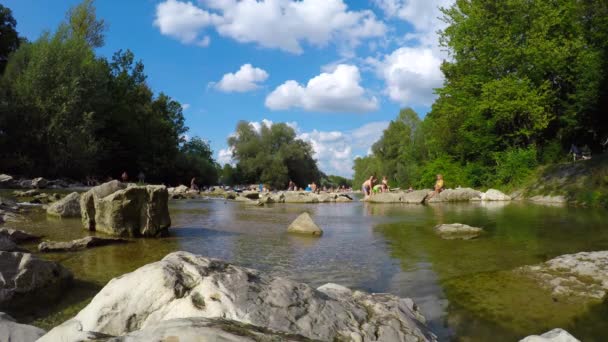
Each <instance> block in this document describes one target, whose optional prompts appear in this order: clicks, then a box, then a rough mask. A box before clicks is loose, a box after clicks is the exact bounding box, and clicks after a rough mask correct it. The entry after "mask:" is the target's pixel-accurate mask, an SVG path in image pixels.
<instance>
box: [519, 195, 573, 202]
mask: <svg viewBox="0 0 608 342" xmlns="http://www.w3.org/2000/svg"><path fill="white" fill-rule="evenodd" d="M528 201H530V202H535V203H541V204H566V203H568V201H567V200H566V197H564V196H533V197H530V198H528Z"/></svg>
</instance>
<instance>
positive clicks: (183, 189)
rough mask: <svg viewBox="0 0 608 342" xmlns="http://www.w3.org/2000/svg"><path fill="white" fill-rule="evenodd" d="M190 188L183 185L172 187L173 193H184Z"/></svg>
mask: <svg viewBox="0 0 608 342" xmlns="http://www.w3.org/2000/svg"><path fill="white" fill-rule="evenodd" d="M189 190H190V188H189V187H187V186H185V185H180V186H178V187H175V188H173V193H176V194H185V193H187V192H188V191H189Z"/></svg>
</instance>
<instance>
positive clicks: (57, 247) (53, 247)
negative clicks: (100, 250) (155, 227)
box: [38, 236, 129, 252]
mask: <svg viewBox="0 0 608 342" xmlns="http://www.w3.org/2000/svg"><path fill="white" fill-rule="evenodd" d="M127 242H129V240H125V239H116V238H102V237H97V236H85V237H83V238H82V239H78V240H72V241H44V242H41V243H40V244H39V245H38V250H39V251H41V252H66V251H76V250H79V249H86V248H93V247H101V246H107V245H113V244H119V243H127Z"/></svg>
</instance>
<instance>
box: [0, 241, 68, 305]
mask: <svg viewBox="0 0 608 342" xmlns="http://www.w3.org/2000/svg"><path fill="white" fill-rule="evenodd" d="M72 278H73V276H72V272H70V271H69V270H68V269H66V268H65V267H63V266H61V265H60V264H58V263H56V262H53V261H47V260H42V259H38V258H36V257H35V256H33V255H32V254H29V253H20V252H12V253H11V252H0V307H3V308H4V307H14V306H20V305H23V303H26V302H27V303H36V304H37V305H41V303H42V302H44V301H47V300H52V299H55V298H56V297H57V296H58V295H59V294H60V292H61V291H62V290H64V289H65V287H66V286H67V285H68V284H69V283H70V282H71V280H72Z"/></svg>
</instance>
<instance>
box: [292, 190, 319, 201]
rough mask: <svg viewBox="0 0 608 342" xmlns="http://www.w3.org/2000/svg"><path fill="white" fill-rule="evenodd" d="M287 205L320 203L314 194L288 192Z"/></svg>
mask: <svg viewBox="0 0 608 342" xmlns="http://www.w3.org/2000/svg"><path fill="white" fill-rule="evenodd" d="M285 203H319V198H318V197H317V195H316V194H313V193H312V192H306V191H304V192H300V191H286V192H285Z"/></svg>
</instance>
